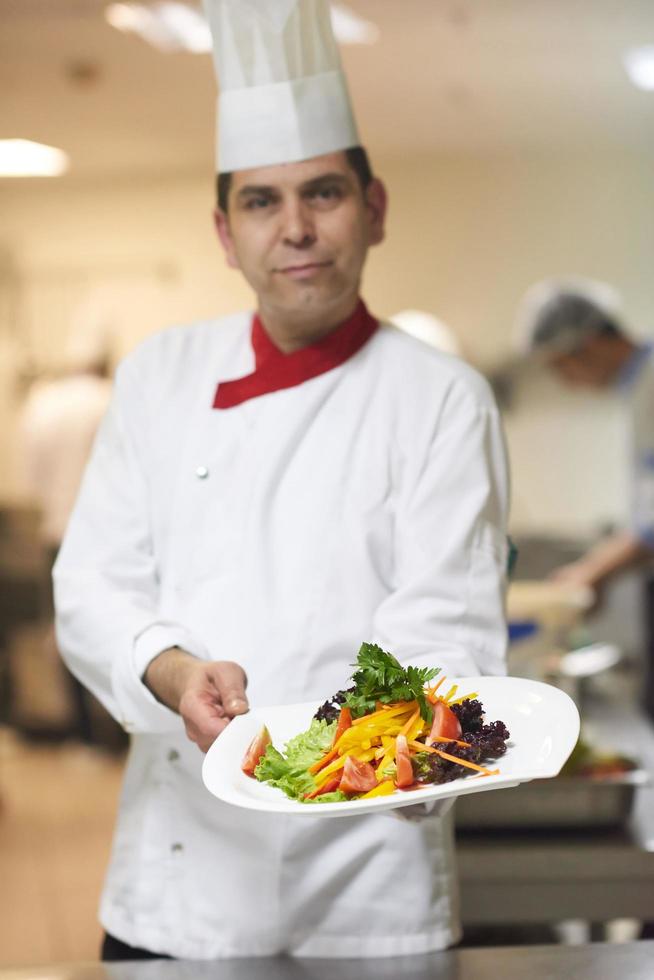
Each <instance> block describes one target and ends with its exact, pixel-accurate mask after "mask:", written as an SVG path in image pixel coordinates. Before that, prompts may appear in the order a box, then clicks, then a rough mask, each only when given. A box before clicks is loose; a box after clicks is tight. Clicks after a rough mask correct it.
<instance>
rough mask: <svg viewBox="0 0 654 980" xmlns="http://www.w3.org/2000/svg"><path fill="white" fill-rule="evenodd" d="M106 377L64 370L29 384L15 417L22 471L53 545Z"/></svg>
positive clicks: (104, 401) (97, 418) (98, 413)
mask: <svg viewBox="0 0 654 980" xmlns="http://www.w3.org/2000/svg"><path fill="white" fill-rule="evenodd" d="M110 396H111V382H110V381H108V380H107V379H106V378H101V377H98V375H96V374H85V373H81V372H80V373H79V374H70V375H67V376H66V377H62V378H57V379H56V380H54V381H46V382H41V383H39V384H37V385H35V386H34V388H33V389H31V391H30V394H29V395H28V397H27V401H26V402H25V407H24V409H23V413H22V417H21V426H20V436H21V440H20V441H21V450H22V459H23V466H22V469H23V476H24V482H25V484H26V486H27V489H28V491H29V492H30V494H31V495H32V496H33V497H34V499H35V500H36V501H37V503H38V504H39V506H40V508H41V533H42V537H43V539H44V541H46V542H47V543H48V544H49V545H52V546H53V547H59V545H60V544H61V539H62V538H63V536H64V531H65V530H66V524H67V523H68V518H69V517H70V512H71V511H72V509H73V506H74V504H75V499H76V497H77V492H78V490H79V485H80V481H81V479H82V474H83V472H84V468H85V466H86V462H87V460H88V457H89V453H90V452H91V446H92V445H93V439H94V436H95V433H96V430H97V428H98V425H99V424H100V422H101V420H102V417H103V415H104V413H105V412H106V410H107V406H108V404H109V398H110Z"/></svg>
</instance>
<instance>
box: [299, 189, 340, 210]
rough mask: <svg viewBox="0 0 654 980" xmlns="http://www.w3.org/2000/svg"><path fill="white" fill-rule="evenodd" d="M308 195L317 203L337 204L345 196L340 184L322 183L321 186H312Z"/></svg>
mask: <svg viewBox="0 0 654 980" xmlns="http://www.w3.org/2000/svg"><path fill="white" fill-rule="evenodd" d="M307 197H308V199H309V201H311V202H312V203H314V204H317V205H327V206H329V205H333V204H337V203H338V202H339V201H340V200H341V199H342V197H343V189H342V188H341V187H340V186H339V185H338V184H322V185H321V186H320V187H314V188H312V189H311V190H310V191H309V192H308V194H307Z"/></svg>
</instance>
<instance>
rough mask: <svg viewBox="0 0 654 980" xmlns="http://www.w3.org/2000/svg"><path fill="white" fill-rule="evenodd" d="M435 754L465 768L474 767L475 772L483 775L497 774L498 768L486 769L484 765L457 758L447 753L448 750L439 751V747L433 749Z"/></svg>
mask: <svg viewBox="0 0 654 980" xmlns="http://www.w3.org/2000/svg"><path fill="white" fill-rule="evenodd" d="M434 752H436V753H437V755H440V756H441V758H443V759H447V761H448V762H456V764H457V766H465V767H466V768H467V769H474V770H475V771H476V772H481V773H483V775H484V776H497V774H498V773H499V771H500V770H499V769H486V768H485V766H478V765H477V763H476V762H468V760H467V759H457V757H456V756H455V755H449V753H448V752H441V750H440V749H434Z"/></svg>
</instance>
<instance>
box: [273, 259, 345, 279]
mask: <svg viewBox="0 0 654 980" xmlns="http://www.w3.org/2000/svg"><path fill="white" fill-rule="evenodd" d="M330 265H332V263H331V262H330V261H328V262H297V263H294V264H293V265H286V266H280V267H279V268H277V269H275V272H278V273H281V274H282V275H285V276H290V277H291V278H293V277H299V278H301V277H302V276H311V275H313V274H314V273H316V272H318V271H319V270H320V269H326V268H328V266H330Z"/></svg>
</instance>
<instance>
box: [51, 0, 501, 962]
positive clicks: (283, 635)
mask: <svg viewBox="0 0 654 980" xmlns="http://www.w3.org/2000/svg"><path fill="white" fill-rule="evenodd" d="M208 12H209V15H210V19H211V22H212V28H213V31H214V41H215V55H216V63H217V67H218V70H219V72H220V78H221V94H220V103H219V123H220V133H219V169H220V171H221V177H220V179H219V205H220V206H219V210H218V212H217V214H216V225H217V229H218V234H219V236H220V239H221V242H222V244H223V247H224V250H225V253H226V256H227V260H228V262H229V263H230V265H232V266H234V267H237V268H239V269H240V270H241V272H242V273H243V275H244V276H245V278H246V279H247V281H248V282H249V284H250V285H251V286H252V288H253V291H254V293H255V295H256V304H257V311H256V314H255V315H254V316H253V315H252V314H251V313H245V314H237V315H235V316H230V317H226V318H225V319H223V320H221V321H208V322H205V323H200V324H196V325H194V326H191V327H184V328H180V329H174V330H168V331H165V332H164V333H162V334H160V335H158V336H156V337H153V338H151V339H149V340H147V341H146V342H145V343H144V344H143V345H142V346H141V347H140V348H139V349H138V350H136V351H135V352H134V353H133V354H132V355H131V356H130V357H128V358H127V359H126V361H125V362H124V363H123V364H122V366H121V367H120V369H119V371H118V374H117V378H116V385H115V394H114V398H113V401H112V405H111V408H110V410H109V413H108V415H107V418H106V420H105V422H104V424H103V426H102V429H101V431H100V434H99V437H98V440H97V443H96V446H95V451H94V454H93V458H92V460H91V463H90V466H89V469H88V471H87V474H86V477H85V480H84V483H83V487H82V491H81V495H80V498H79V501H78V504H77V507H76V511H75V514H74V516H73V519H72V521H71V524H70V528H69V531H68V534H67V537H66V540H65V542H64V545H63V548H62V550H61V553H60V557H59V560H58V562H57V565H56V568H55V583H56V596H57V606H58V623H59V629H58V635H59V640H60V645H61V648H62V650H63V651H64V653H65V656H66V658H67V660H68V662H69V664H70V665H71V667H72V668H73V669H74V670H75V671H76V672H77V673H78V675H79V676H80V678H82V679H83V680H84V682H85V683H87V684H88V685H89V686H90V687H91V688H92V690H94V691H95V692H96V694H97V695H98V697H100V698H101V699H102V700H103V702H104V703H105V704H106V705H107V706H108V707H109V708H110V710H111V711H112V712H113V713H114V715H115V717H117V718H119V719H120V720H121V721H122V723H123V725H124V726H125V727H126V728H127V729H128V730H129V731H130V732H131V733H132V735H133V738H132V748H131V752H130V756H129V761H128V767H127V773H126V779H125V789H124V793H123V796H122V801H121V809H120V813H119V817H118V827H117V831H116V837H115V843H114V848H113V854H112V858H111V864H110V868H109V873H108V876H107V881H106V885H105V889H104V894H103V898H102V903H101V920H102V922H103V924H104V927H105V929H106V930H107V932H108V934H109V936H108V938H107V942H106V944H105V950H104V955H105V957H106V958H126V957H130V956H133V955H137V954H136V953H135V951H134V948H133V947H136V948H137V949H139V950H141V951H142V952H141V953H140V955H152V954H167V955H171V956H175V957H190V958H212V957H233V956H253V955H255V956H256V955H271V954H276V953H286V954H290V955H295V956H327V957H352V956H358V957H361V956H393V955H400V954H403V953H419V952H424V951H425V950H429V949H436V948H440V947H444V946H447V945H448V944H450V943H452V942H454V941H456V939H457V938H458V936H459V925H458V922H457V920H456V900H455V897H454V896H453V889H454V869H453V863H452V839H451V824H450V822H449V821H445V820H440V819H438V820H433V821H423V822H411V823H407V822H402V821H398V820H394V819H391V818H390V817H389V816H387V815H383V814H376V815H366V816H362V817H357V818H348V817H343V818H340V819H338V820H323V819H320V818H319V817H313V816H306V817H302V818H301V819H298V818H295V819H293V818H289V817H286V816H283V815H268V814H261V813H257V812H254V811H246V810H237V809H235V808H233V807H230V806H228V805H226V804H223V803H221V802H220V801H218V800H217V799H215V798H214V797H212V796H210V795H209V793H208V792H207V791H206V790H205V789H204V787H203V785H202V780H201V764H202V755H201V753H200V752H198V750H197V746H200V748H202V749H206V748H207V747H208V746H209V745H210V743H211V742H212V740H213V739H214V738H215V737H216V736H217V735H218V734H219V733H220V732H221V731H222V730H223V729H224V727H225V726H226V725H227V724H229V720H230V718H232V717H233V716H234V715H235V714H239V713H241V712H244V711H246V710H247V707H248V703H249V704H250V705H252V706H257V705H258V706H265V705H270V704H285V703H286V704H289V703H294V702H299V701H306V700H310V699H316V700H324V699H325V698H326V697H328V696H331V694H332V693H334V692H335V691H337V690H338V689H339V688H341V687H342V686H343V685H344V684H345V683H346V682H347V679H348V677H349V675H350V673H351V667H350V664H352V662H353V661H354V658H355V656H356V652H357V650H358V647H359V645H360V643H361V642H362V641H363V640H372V641H377V642H378V643H379V644H380V645H382V646H383V647H385V648H387V649H390V650H391V651H393V652H394V653H395V654H396V655H397V656H398V657H399V658H401V660H402V661H403V662H404V663H412V662H413V663H417V664H419V665H426V664H434V665H441V666H442V667H443V668H444V669H445V671H446V672H447V673H449V674H450V675H459V676H465V675H468V674H471V673H472V674H475V673H479V672H483V673H489V674H499V673H502V672H503V671H504V669H505V645H506V637H505V623H504V615H503V590H504V574H505V566H506V539H505V522H506V506H507V477H506V466H505V454H504V446H503V440H502V433H501V426H500V421H499V418H498V413H497V410H496V407H495V404H494V402H493V400H492V397H491V395H490V393H489V389H488V386H487V385H486V383H485V382H484V381H483V380H482V379H481V378H480V377H479V376H478V375H477V374H476V373H475V372H474V371H473V370H471V369H470V368H469V367H468V366H466V365H465V364H463V363H462V362H459V361H458V360H457V359H455V358H450V357H446V356H444V355H442V354H441V353H439V352H438V351H434V350H430V349H429V348H427V347H425V346H424V345H422V344H420V343H419V342H417V341H416V340H414V339H413V338H411V337H407V336H405V335H403V334H402V333H400V332H399V331H398V330H395V329H393V328H390V327H388V326H385V325H383V324H379V323H378V321H377V320H376V319H375V318H374V317H373V316H371V314H370V313H369V312H368V310H367V309H366V307H365V305H364V304H363V302H362V301H361V299H360V296H359V288H360V278H361V271H362V267H363V263H364V260H365V257H366V254H367V251H368V248H369V247H370V246H371V245H375V244H377V243H378V242H380V241H381V239H382V237H383V232H384V211H385V193H384V189H383V186H382V185H381V183H380V182H379V180H377V179H375V178H373V177H372V175H371V174H370V171H369V167H368V164H367V158H366V155H365V153H363V151H362V150H361V149H358V148H357V146H358V143H359V139H358V135H357V132H356V128H355V126H354V121H353V118H352V114H351V110H350V105H349V98H348V94H347V89H346V86H345V80H344V77H343V74H342V72H341V69H340V64H339V58H338V50H337V47H336V44H335V41H334V38H333V35H332V32H331V24H330V17H329V7H328V4H327V3H326V2H316V0H299V2H298V0H278V2H273V0H266V2H265V3H254V2H251V0H247V2H246V0H232V2H227V0H222V2H221V0H215V2H213V3H210V4H209V5H208ZM246 676H247V681H248V685H247V696H246V692H245V683H246ZM194 743H195V744H194ZM127 947H132V948H127Z"/></svg>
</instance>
